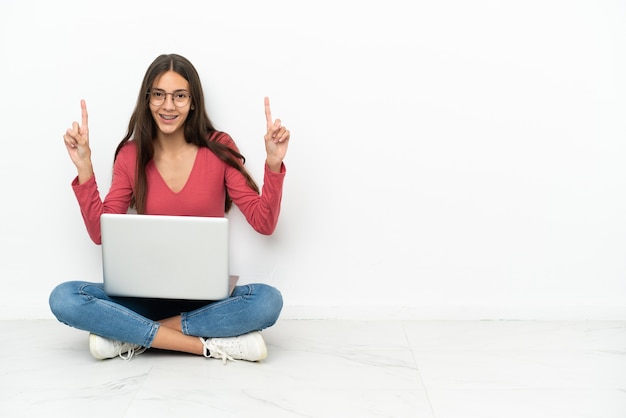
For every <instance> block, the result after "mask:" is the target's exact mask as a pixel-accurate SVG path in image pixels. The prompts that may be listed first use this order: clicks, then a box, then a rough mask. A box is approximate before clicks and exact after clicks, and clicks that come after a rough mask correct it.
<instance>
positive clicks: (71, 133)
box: [50, 54, 290, 363]
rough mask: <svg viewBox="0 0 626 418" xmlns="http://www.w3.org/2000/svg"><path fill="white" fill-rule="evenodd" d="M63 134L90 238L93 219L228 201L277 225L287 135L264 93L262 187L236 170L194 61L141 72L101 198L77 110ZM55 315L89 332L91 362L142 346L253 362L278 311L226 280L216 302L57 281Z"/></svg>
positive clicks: (268, 290) (164, 59)
mask: <svg viewBox="0 0 626 418" xmlns="http://www.w3.org/2000/svg"><path fill="white" fill-rule="evenodd" d="M81 111H82V122H81V124H78V123H77V122H74V123H73V124H72V127H71V128H69V129H68V130H67V132H66V133H65V135H64V136H63V139H64V141H65V146H66V148H67V151H68V153H69V156H70V159H71V160H72V162H73V163H74V165H75V166H76V168H77V170H78V176H77V177H76V178H75V179H74V181H73V182H72V188H73V190H74V193H75V195H76V198H77V200H78V203H79V205H80V209H81V214H82V216H83V219H84V222H85V225H86V227H87V231H88V233H89V236H90V237H91V239H92V240H93V241H94V242H95V243H96V244H100V215H101V214H103V213H126V212H127V211H128V210H129V208H131V207H132V208H134V209H136V211H137V213H138V214H140V215H143V214H145V215H184V216H215V217H216V216H221V217H223V216H224V215H225V213H226V212H227V211H228V210H229V209H230V207H231V204H232V203H233V202H234V203H235V205H237V207H238V208H239V209H240V210H241V212H242V213H243V214H244V216H245V217H246V219H247V221H248V222H249V223H250V225H251V226H252V227H253V228H254V229H255V230H256V231H258V232H259V233H261V234H268V235H269V234H271V233H272V232H273V231H274V229H275V227H276V224H277V221H278V215H279V212H280V203H281V198H282V186H283V179H284V176H285V165H284V164H283V159H284V158H285V154H286V152H287V147H288V144H289V138H290V133H289V131H288V130H287V129H286V128H285V127H284V126H282V125H281V122H280V120H279V119H276V120H272V116H271V111H270V104H269V99H268V98H265V116H266V120H267V133H266V134H265V137H264V139H265V149H266V152H267V158H266V161H265V163H266V164H265V173H264V182H263V189H262V190H261V191H259V188H258V187H257V185H256V184H255V182H254V180H253V179H252V177H251V176H250V175H249V173H248V172H247V171H246V169H245V168H244V165H243V164H244V162H245V159H244V157H243V156H242V155H241V154H240V153H239V150H238V148H237V146H236V145H235V143H234V142H233V140H232V139H231V137H230V136H229V135H228V134H226V133H224V132H219V131H217V130H216V129H215V128H214V127H213V125H212V123H211V121H210V119H209V117H208V116H207V112H206V110H205V105H204V94H203V91H202V86H201V83H200V78H199V76H198V73H197V71H196V69H195V68H194V66H193V65H192V64H191V63H190V62H189V61H188V60H187V59H186V58H184V57H182V56H180V55H176V54H170V55H161V56H159V57H157V58H156V59H155V60H154V61H153V62H152V64H151V65H150V67H149V68H148V70H147V72H146V74H145V76H144V79H143V83H142V86H141V90H140V91H139V97H138V99H137V105H136V107H135V110H134V112H133V114H132V116H131V118H130V122H129V124H128V132H127V133H126V136H125V137H124V139H123V140H122V141H121V143H120V144H119V145H118V147H117V150H116V151H115V159H114V167H113V179H112V183H111V188H110V190H109V192H108V194H107V195H106V197H105V199H104V201H103V200H102V199H101V197H100V194H99V192H98V187H97V183H96V178H95V175H94V172H93V166H92V162H91V150H90V147H89V128H88V115H87V106H86V104H85V101H84V100H83V101H81ZM50 308H51V310H52V312H53V313H54V315H55V316H56V317H57V319H58V320H59V321H61V322H63V323H65V324H67V325H69V326H72V327H75V328H78V329H82V330H85V331H89V333H90V334H89V348H90V352H91V354H92V355H93V356H94V357H95V358H97V359H106V358H114V357H118V356H119V357H121V358H124V359H130V358H132V357H133V355H136V354H139V353H141V352H143V351H144V350H146V349H147V348H150V347H154V348H159V349H165V350H174V351H181V352H187V353H192V354H197V355H204V356H205V357H214V358H221V359H222V360H223V361H224V363H225V362H226V359H231V360H233V359H243V360H249V361H257V360H261V359H263V358H265V357H266V355H267V349H266V346H265V342H264V341H263V337H262V336H261V333H260V332H259V331H260V330H262V329H264V328H267V327H269V326H272V325H273V324H274V323H275V322H276V320H277V319H278V316H279V314H280V311H281V309H282V296H281V294H280V292H279V291H278V290H276V289H275V288H273V287H270V286H268V285H264V284H249V285H244V286H236V287H235V289H234V291H233V293H232V295H231V296H230V297H229V298H227V299H225V300H221V301H204V302H198V301H180V300H153V299H141V298H114V297H109V296H107V295H106V294H105V292H104V290H103V286H102V284H101V283H91V282H82V281H73V282H66V283H62V284H60V285H58V286H57V287H56V288H55V289H54V290H53V291H52V293H51V295H50Z"/></svg>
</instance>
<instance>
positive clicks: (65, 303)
mask: <svg viewBox="0 0 626 418" xmlns="http://www.w3.org/2000/svg"><path fill="white" fill-rule="evenodd" d="M75 294H76V282H65V283H61V284H59V285H57V286H56V287H55V288H54V289H52V292H50V296H49V298H48V304H49V306H50V310H51V311H52V313H53V314H54V316H55V317H56V318H57V319H58V320H59V321H61V322H64V319H65V317H66V316H67V313H68V311H70V310H71V301H72V300H73V295H75Z"/></svg>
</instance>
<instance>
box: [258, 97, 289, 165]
mask: <svg viewBox="0 0 626 418" xmlns="http://www.w3.org/2000/svg"><path fill="white" fill-rule="evenodd" d="M265 120H266V121H267V133H266V134H265V137H264V138H265V151H266V152H267V165H268V166H269V168H270V170H272V171H275V172H279V171H280V166H281V163H282V162H283V159H284V158H285V155H286V154H287V147H288V146H289V137H290V133H289V130H287V129H286V128H285V127H284V126H282V124H281V122H280V119H276V120H272V111H271V110H270V99H269V98H268V97H266V98H265Z"/></svg>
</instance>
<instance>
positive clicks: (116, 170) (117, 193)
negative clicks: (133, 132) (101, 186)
mask: <svg viewBox="0 0 626 418" xmlns="http://www.w3.org/2000/svg"><path fill="white" fill-rule="evenodd" d="M131 150H134V147H131V146H130V145H129V146H126V147H124V148H122V150H121V151H120V152H119V154H118V156H117V158H116V159H115V163H114V165H113V179H112V182H111V188H110V189H109V193H108V194H107V196H106V198H105V199H104V201H103V200H102V198H101V197H100V192H99V190H98V184H97V182H96V176H95V175H94V176H92V177H91V178H90V179H89V180H87V181H86V182H84V183H83V184H78V177H76V178H75V179H74V180H73V181H72V189H73V191H74V194H75V195H76V199H77V200H78V205H79V206H80V213H81V215H82V217H83V221H84V222H85V226H86V228H87V233H88V234H89V237H90V238H91V240H92V241H93V242H94V243H96V244H98V245H99V244H101V242H102V239H101V234H100V215H102V214H103V213H126V212H127V211H128V208H129V206H130V201H131V198H132V195H133V187H134V177H135V174H134V164H135V161H134V153H133V152H131Z"/></svg>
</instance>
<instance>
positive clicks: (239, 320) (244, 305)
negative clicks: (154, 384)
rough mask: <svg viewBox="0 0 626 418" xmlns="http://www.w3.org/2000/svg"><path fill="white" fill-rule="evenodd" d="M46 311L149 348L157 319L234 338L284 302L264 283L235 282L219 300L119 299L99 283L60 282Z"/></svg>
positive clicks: (260, 325) (270, 317)
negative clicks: (175, 319)
mask: <svg viewBox="0 0 626 418" xmlns="http://www.w3.org/2000/svg"><path fill="white" fill-rule="evenodd" d="M49 302H50V309H51V310H52V313H53V314H54V315H55V316H56V318H57V319H58V320H59V321H61V322H63V323H64V324H67V325H69V326H71V327H74V328H78V329H81V330H84V331H89V332H91V333H94V334H97V335H100V336H102V337H106V338H110V339H113V340H119V341H123V342H127V343H132V344H137V345H140V346H142V347H150V346H151V345H152V341H153V340H154V336H155V335H156V333H157V331H158V329H159V326H160V324H159V322H157V321H159V320H162V319H165V318H169V317H172V316H176V315H181V326H182V331H183V333H184V334H186V335H193V336H198V337H205V338H211V337H235V336H237V335H242V334H246V333H248V332H251V331H260V330H262V329H264V328H267V327H270V326H272V325H274V323H275V322H276V321H277V320H278V315H279V314H280V311H281V309H282V306H283V299H282V296H281V294H280V292H279V291H278V290H277V289H275V288H273V287H271V286H268V285H265V284H247V285H243V286H236V287H235V289H234V290H233V293H232V294H231V296H230V297H228V298H226V299H224V300H220V301H190V300H169V299H144V298H119V297H110V296H108V295H107V294H106V293H104V289H103V286H102V283H90V282H82V281H72V282H65V283H61V284H60V285H58V286H57V287H55V288H54V290H53V291H52V293H51V294H50V301H49Z"/></svg>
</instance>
